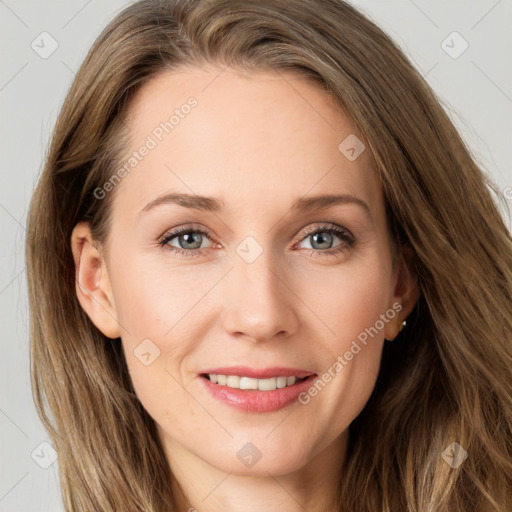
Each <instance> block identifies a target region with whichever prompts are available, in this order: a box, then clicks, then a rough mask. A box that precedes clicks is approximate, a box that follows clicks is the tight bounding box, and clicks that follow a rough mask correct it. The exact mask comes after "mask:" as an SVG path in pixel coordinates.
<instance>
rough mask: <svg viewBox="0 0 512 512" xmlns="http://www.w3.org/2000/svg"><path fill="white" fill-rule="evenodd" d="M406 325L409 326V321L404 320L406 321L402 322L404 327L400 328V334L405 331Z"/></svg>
mask: <svg viewBox="0 0 512 512" xmlns="http://www.w3.org/2000/svg"><path fill="white" fill-rule="evenodd" d="M406 325H407V320H404V321H403V322H402V325H401V326H400V332H402V331H403V330H404V328H405V326H406Z"/></svg>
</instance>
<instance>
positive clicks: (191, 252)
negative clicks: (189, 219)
mask: <svg viewBox="0 0 512 512" xmlns="http://www.w3.org/2000/svg"><path fill="white" fill-rule="evenodd" d="M185 233H187V234H188V233H199V234H201V235H204V236H206V237H207V238H209V239H210V240H212V238H213V237H212V235H211V234H210V233H209V231H205V230H203V229H200V228H194V227H193V226H184V227H180V228H177V229H175V230H173V231H171V232H169V233H166V234H165V235H164V236H163V238H161V239H160V240H159V241H158V245H160V246H161V247H163V248H165V249H166V250H169V251H171V252H173V253H175V254H178V255H180V256H183V257H185V258H193V257H196V256H202V255H204V254H205V253H206V252H207V250H208V249H211V247H209V248H208V249H181V248H180V247H174V246H171V245H168V244H169V242H170V241H171V240H172V239H173V238H176V237H177V236H179V235H182V234H185ZM315 233H330V234H335V235H337V236H338V237H339V238H340V239H341V240H342V243H340V244H339V245H338V246H336V247H335V248H333V249H326V250H324V251H322V250H319V249H306V250H307V251H309V252H310V254H313V255H314V256H315V257H317V256H320V255H328V256H330V255H334V254H337V253H339V252H342V251H344V250H346V249H347V248H348V249H350V248H351V247H352V246H353V245H354V243H355V238H354V236H353V235H352V233H350V231H348V230H347V229H344V228H341V227H338V226H336V225H335V224H326V225H323V226H316V227H314V228H312V229H310V230H308V231H307V232H306V233H303V236H302V238H301V239H300V241H299V242H298V243H300V242H302V241H303V240H305V239H306V238H307V237H308V236H310V235H313V234H315ZM212 241H214V240H212Z"/></svg>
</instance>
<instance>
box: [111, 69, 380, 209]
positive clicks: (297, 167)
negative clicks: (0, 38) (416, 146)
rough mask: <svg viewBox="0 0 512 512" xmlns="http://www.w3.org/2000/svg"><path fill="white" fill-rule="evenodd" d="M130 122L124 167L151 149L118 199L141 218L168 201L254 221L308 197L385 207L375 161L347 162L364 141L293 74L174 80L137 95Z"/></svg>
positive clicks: (175, 74)
mask: <svg viewBox="0 0 512 512" xmlns="http://www.w3.org/2000/svg"><path fill="white" fill-rule="evenodd" d="M128 122H129V126H130V131H131V144H130V151H129V152H128V154H126V155H124V159H123V161H122V163H121V165H123V164H126V163H127V162H128V159H129V158H130V155H133V152H137V153H140V151H139V149H141V148H142V147H143V146H146V147H148V148H150V149H149V150H144V153H145V155H144V156H143V157H140V155H137V157H134V156H132V160H133V158H137V161H135V160H134V161H133V162H132V163H133V164H134V165H133V166H127V169H128V170H129V173H127V174H128V176H127V177H126V178H125V179H123V180H122V182H121V184H120V185H119V187H118V188H119V190H117V191H116V193H117V194H119V195H120V196H121V198H123V197H124V201H126V202H127V203H129V204H131V205H132V206H133V207H137V208H138V209H139V210H140V209H141V208H143V207H144V205H145V204H147V203H148V202H150V201H151V200H154V199H155V196H158V195H159V194H162V193H165V192H169V191H176V192H186V193H194V194H198V195H207V196H215V197H219V198H221V199H222V202H223V204H225V205H226V209H232V210H233V212H236V211H238V212H240V211H241V210H240V208H242V209H243V208H246V209H252V212H251V213H254V212H256V211H258V210H259V211H261V210H262V209H265V208H267V209H268V208H272V206H273V205H275V204H276V201H277V203H279V202H281V203H283V204H286V203H290V204H291V203H292V202H295V200H296V199H297V198H298V197H303V196H305V195H307V194H309V193H311V194H315V195H316V194H320V193H325V194H328V193H329V194H335V193H340V192H344V193H349V194H353V195H357V196H363V197H364V198H365V199H366V201H367V202H369V203H372V202H373V203H375V204H376V206H375V207H378V206H379V205H378V204H377V203H379V201H381V197H380V196H381V188H380V183H379V180H378V179H377V178H376V175H375V172H374V170H373V169H374V165H373V164H374V162H373V159H372V157H371V153H370V151H366V150H364V151H363V152H362V153H361V154H360V156H359V157H358V158H357V159H355V160H351V159H349V158H347V153H346V149H347V146H354V145H356V150H360V149H361V148H362V147H364V146H362V144H363V142H362V141H363V139H364V137H363V136H362V134H360V133H359V132H358V130H357V128H356V127H355V125H354V124H353V122H352V121H351V119H350V118H349V117H348V116H347V115H346V114H345V113H344V111H343V110H342V109H341V108H340V107H339V106H338V104H337V103H336V102H335V101H334V100H333V98H332V97H331V96H330V95H329V94H327V93H326V92H325V91H324V90H323V89H322V87H321V86H320V85H319V84H317V83H314V82H312V81H311V80H308V79H305V78H304V77H302V76H300V75H299V74H298V73H295V72H290V71H282V70H280V71H279V72H276V71H258V72H252V71H251V72H244V73H241V72H238V71H235V70H232V69H230V68H228V69H224V70H223V69H222V68H215V67H214V68H201V69H200V68H183V69H178V70H174V71H166V72H164V73H161V74H160V75H158V76H156V77H154V78H152V79H151V80H150V81H149V82H147V83H146V84H145V85H144V86H143V87H141V89H140V90H139V91H138V93H137V94H136V96H135V97H134V99H133V102H132V104H131V108H130V112H129V119H128ZM356 137H357V138H356ZM346 141H348V142H346ZM358 144H359V146H357V145H358ZM349 155H350V154H349ZM226 193H228V194H229V197H227V196H226ZM119 200H121V201H123V199H119ZM116 201H118V197H117V196H116Z"/></svg>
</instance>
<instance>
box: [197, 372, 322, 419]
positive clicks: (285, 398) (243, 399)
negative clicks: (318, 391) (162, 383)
mask: <svg viewBox="0 0 512 512" xmlns="http://www.w3.org/2000/svg"><path fill="white" fill-rule="evenodd" d="M219 370H220V369H219ZM222 370H223V371H225V370H226V369H222ZM267 370H268V369H267ZM275 370H276V369H275V368H272V369H271V371H272V372H275ZM282 370H283V369H279V371H280V372H282ZM288 370H290V369H288ZM229 371H230V372H233V368H230V369H229ZM295 371H296V370H295ZM258 372H259V373H258V375H261V371H259V370H258ZM205 373H216V371H215V372H214V371H208V372H205ZM219 373H220V375H238V372H234V373H229V372H227V373H222V372H219ZM254 373H256V371H254V372H253V375H254ZM289 373H291V374H293V375H297V374H296V373H294V372H291V371H289ZM299 373H301V372H300V371H299ZM302 373H303V374H305V375H304V377H307V378H306V379H305V380H303V381H301V382H298V383H296V384H294V385H293V386H289V387H285V388H281V389H277V388H276V389H275V390H273V391H258V390H255V389H247V390H246V389H236V388H230V387H229V386H221V385H219V384H213V383H212V382H210V380H209V379H208V378H207V377H203V376H200V381H201V382H202V383H203V385H204V386H205V387H206V389H207V390H208V391H209V392H210V393H211V394H212V396H213V397H214V398H216V399H217V400H219V401H221V402H223V403H225V404H226V405H228V406H230V407H233V408H235V409H238V410H242V411H246V412H260V413H261V412H274V411H278V410H279V409H282V408H283V407H286V406H287V405H290V404H292V403H293V402H295V401H296V400H297V398H298V397H299V395H300V394H301V393H303V392H305V391H306V390H307V389H308V388H309V387H310V386H312V385H313V382H314V380H315V379H316V378H317V377H318V376H317V375H316V374H311V373H309V374H308V373H307V372H304V371H303V372H302ZM242 375H245V376H247V377H252V375H248V374H247V373H245V371H244V372H242ZM279 375H280V376H282V377H286V376H287V375H286V374H285V373H279ZM308 375H309V376H308ZM271 376H273V377H275V376H276V374H275V373H274V374H273V375H271ZM288 376H290V375H288ZM297 376H299V375H297ZM253 378H258V377H253ZM260 378H269V377H260Z"/></svg>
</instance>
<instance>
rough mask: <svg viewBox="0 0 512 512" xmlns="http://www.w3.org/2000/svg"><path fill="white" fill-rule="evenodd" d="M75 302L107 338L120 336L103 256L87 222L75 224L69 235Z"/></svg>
mask: <svg viewBox="0 0 512 512" xmlns="http://www.w3.org/2000/svg"><path fill="white" fill-rule="evenodd" d="M71 250H72V252H73V260H74V262H75V290H76V295H77V298H78V301H79V302H80V305H81V306H82V308H83V310H84V311H85V312H86V313H87V315H88V316H89V318H90V319H91V321H92V322H93V323H94V325H95V326H96V327H97V328H98V329H99V330H100V331H101V332H102V333H103V334H104V335H105V336H107V337H108V338H118V337H119V336H120V335H121V330H120V326H119V323H118V321H117V313H116V307H115V302H114V296H113V294H112V288H111V285H110V280H109V276H108V270H107V266H106V263H105V260H104V259H103V256H102V254H101V252H100V250H99V249H98V247H97V246H96V245H95V243H94V240H93V239H92V235H91V230H90V227H89V224H88V223H86V222H80V223H78V224H77V225H76V226H75V227H74V229H73V232H72V234H71Z"/></svg>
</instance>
